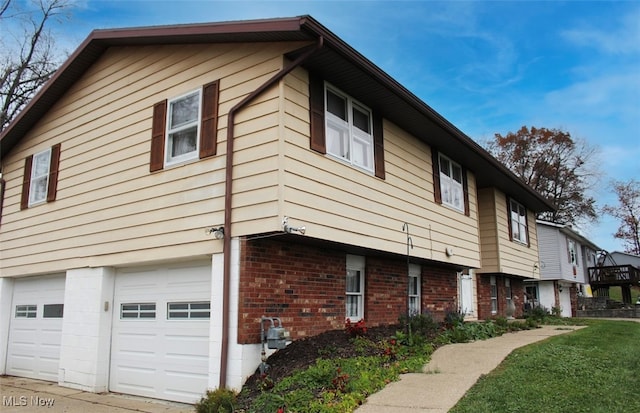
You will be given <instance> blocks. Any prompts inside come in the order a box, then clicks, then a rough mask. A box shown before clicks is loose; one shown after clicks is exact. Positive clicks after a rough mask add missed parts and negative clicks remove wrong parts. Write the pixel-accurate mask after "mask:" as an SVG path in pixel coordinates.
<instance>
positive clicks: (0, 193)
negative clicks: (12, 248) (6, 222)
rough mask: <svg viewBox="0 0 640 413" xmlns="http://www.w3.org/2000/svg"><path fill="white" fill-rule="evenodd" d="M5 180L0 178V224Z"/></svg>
mask: <svg viewBox="0 0 640 413" xmlns="http://www.w3.org/2000/svg"><path fill="white" fill-rule="evenodd" d="M4 187H5V180H4V179H1V178H0V225H1V224H2V205H3V204H4Z"/></svg>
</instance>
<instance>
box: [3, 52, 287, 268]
mask: <svg viewBox="0 0 640 413" xmlns="http://www.w3.org/2000/svg"><path fill="white" fill-rule="evenodd" d="M299 46H300V44H289V45H283V44H229V45H224V44H222V45H220V44H218V45H192V46H189V45H186V46H185V45H180V46H161V47H159V46H154V47H123V48H112V49H109V50H108V51H106V52H105V54H104V55H103V56H102V57H101V58H100V59H99V60H98V61H97V62H96V63H95V64H94V65H93V66H92V67H91V68H90V69H89V70H88V71H87V72H86V73H85V75H84V76H83V77H82V78H81V79H78V81H77V83H75V84H74V85H73V86H72V87H71V88H70V89H69V91H68V92H67V93H66V94H65V96H63V97H62V98H61V99H60V100H59V101H58V102H57V103H56V104H55V105H54V106H53V107H52V108H51V109H50V111H49V112H48V114H47V115H46V116H44V117H43V118H42V120H41V121H40V122H39V123H38V124H37V125H36V126H35V127H34V128H33V129H32V130H31V131H30V132H29V133H28V134H27V135H26V136H25V137H24V139H23V140H22V141H21V142H20V144H19V145H18V146H16V147H15V148H14V149H13V151H12V152H11V153H10V154H9V155H7V156H6V157H5V159H3V163H4V165H3V168H4V171H3V172H4V176H5V179H6V180H7V188H6V192H5V205H4V210H3V215H4V216H3V222H2V231H0V243H1V245H2V250H1V254H2V260H1V264H0V274H1V275H3V276H12V275H26V274H35V273H38V272H45V271H46V272H51V271H56V270H64V269H67V268H73V267H80V266H88V265H91V266H100V265H125V264H127V263H131V262H144V261H155V260H164V259H180V258H181V257H190V256H198V255H201V256H205V255H210V254H212V253H214V252H219V251H220V250H221V248H222V243H221V242H219V241H215V240H213V239H212V238H211V237H209V236H206V235H205V232H204V229H205V228H206V227H207V226H213V225H220V224H222V223H223V220H224V213H223V207H224V181H225V174H224V165H225V158H224V152H225V139H226V124H227V113H228V111H229V109H230V108H231V107H233V106H234V105H235V104H237V103H238V102H239V101H240V100H241V99H242V98H243V97H244V96H246V95H247V94H248V93H250V92H252V91H253V90H254V89H255V88H257V87H258V86H259V85H260V84H262V83H264V82H265V81H266V80H267V79H269V77H271V76H272V75H273V74H274V73H275V72H276V71H278V70H279V69H280V68H281V67H282V64H283V59H282V54H283V53H285V52H287V51H289V50H292V49H295V48H296V47H299ZM218 79H219V80H220V103H219V113H220V115H221V116H220V118H219V122H218V155H217V156H214V157H211V158H207V159H203V160H195V161H193V162H190V163H186V164H181V165H177V166H175V167H169V168H165V169H164V170H161V171H158V172H154V173H149V150H150V140H151V116H152V112H153V110H152V108H153V105H154V104H155V103H156V102H158V101H161V100H163V99H167V98H172V97H176V96H179V95H182V94H184V93H187V92H190V91H192V90H196V89H198V88H201V87H202V86H203V85H204V84H206V83H208V82H211V81H214V80H218ZM279 121H280V100H279V97H278V90H277V88H273V89H272V90H269V91H267V92H266V93H264V94H263V95H262V96H260V97H259V98H258V99H256V100H255V101H254V102H252V104H250V105H248V106H247V107H246V108H244V109H243V110H241V111H240V112H239V113H238V114H237V116H236V126H235V136H236V141H235V146H236V150H237V151H236V153H235V168H234V188H235V190H236V195H235V196H234V198H233V205H234V208H236V211H235V215H234V217H235V218H236V219H237V222H239V223H240V224H239V225H238V226H237V228H238V229H241V228H242V225H241V224H242V223H244V222H248V221H252V222H253V224H254V225H253V227H252V230H255V229H256V227H258V228H260V227H261V225H262V224H260V222H262V221H261V220H264V218H265V216H266V217H269V219H268V220H266V221H265V222H268V223H269V225H270V226H269V227H268V228H269V229H271V230H273V229H274V227H273V225H272V221H273V218H272V217H277V216H278V212H277V205H278V202H277V197H278V191H277V188H278V185H277V180H275V179H272V178H273V176H274V174H276V173H277V168H278V165H277V162H276V160H277V156H278V130H279V129H278V124H279ZM56 143H62V154H61V160H60V173H59V181H58V196H57V200H56V201H55V202H51V203H48V204H43V205H38V206H36V207H33V208H29V209H27V210H24V211H20V210H19V204H20V194H21V183H22V174H23V169H24V159H25V157H26V156H28V155H31V154H33V153H34V152H37V151H39V150H42V149H45V148H47V147H50V146H52V145H54V144H56ZM256 199H260V202H255V200H256ZM262 227H264V228H267V227H266V226H265V225H262ZM234 229H235V228H234ZM234 235H238V234H235V233H234Z"/></svg>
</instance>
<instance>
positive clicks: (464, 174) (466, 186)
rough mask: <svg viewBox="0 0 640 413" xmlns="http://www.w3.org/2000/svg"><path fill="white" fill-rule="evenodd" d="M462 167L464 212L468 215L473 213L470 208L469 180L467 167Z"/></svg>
mask: <svg viewBox="0 0 640 413" xmlns="http://www.w3.org/2000/svg"><path fill="white" fill-rule="evenodd" d="M461 169H462V193H463V197H464V214H465V215H466V216H470V215H471V211H470V209H469V180H468V179H467V168H465V167H463V166H461Z"/></svg>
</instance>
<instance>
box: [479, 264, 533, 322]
mask: <svg viewBox="0 0 640 413" xmlns="http://www.w3.org/2000/svg"><path fill="white" fill-rule="evenodd" d="M495 277H496V287H497V288H498V311H497V313H496V314H492V313H491V281H490V279H491V276H490V275H489V274H478V276H477V293H478V319H480V320H486V319H489V318H494V317H506V316H507V298H506V293H507V289H506V286H505V281H504V280H505V278H510V279H511V297H512V300H513V304H514V306H515V312H514V314H513V316H514V317H520V316H522V313H523V307H524V281H523V280H522V279H520V278H516V277H507V276H505V275H495Z"/></svg>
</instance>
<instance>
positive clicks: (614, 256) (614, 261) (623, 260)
mask: <svg viewBox="0 0 640 413" xmlns="http://www.w3.org/2000/svg"><path fill="white" fill-rule="evenodd" d="M603 265H631V266H634V267H636V268H637V269H639V270H640V255H635V254H631V253H628V252H620V251H613V252H610V253H607V254H606V258H605V259H604V262H603Z"/></svg>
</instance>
